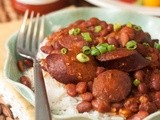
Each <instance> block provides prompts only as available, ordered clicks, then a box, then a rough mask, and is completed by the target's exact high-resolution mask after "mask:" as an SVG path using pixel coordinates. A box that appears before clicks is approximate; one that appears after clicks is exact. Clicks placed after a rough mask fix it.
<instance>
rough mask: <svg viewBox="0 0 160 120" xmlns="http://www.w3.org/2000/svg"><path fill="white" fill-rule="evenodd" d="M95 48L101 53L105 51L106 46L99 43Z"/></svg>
mask: <svg viewBox="0 0 160 120" xmlns="http://www.w3.org/2000/svg"><path fill="white" fill-rule="evenodd" d="M96 48H97V49H98V50H99V52H100V53H101V54H103V53H106V52H107V46H106V45H105V44H99V45H97V46H96Z"/></svg>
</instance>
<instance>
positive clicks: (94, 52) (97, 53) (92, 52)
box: [91, 47, 101, 56]
mask: <svg viewBox="0 0 160 120" xmlns="http://www.w3.org/2000/svg"><path fill="white" fill-rule="evenodd" d="M100 54H101V53H100V51H99V50H98V49H97V48H96V47H91V55H93V56H97V55H100Z"/></svg>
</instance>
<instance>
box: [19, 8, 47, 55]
mask: <svg viewBox="0 0 160 120" xmlns="http://www.w3.org/2000/svg"><path fill="white" fill-rule="evenodd" d="M34 14H35V13H34V11H32V12H31V13H30V20H29V21H30V22H29V21H27V18H28V17H29V10H26V12H25V14H24V19H23V23H22V25H21V28H20V31H19V34H18V40H17V47H19V48H24V49H26V50H30V51H31V52H32V53H34V54H36V53H37V50H38V46H39V43H40V42H42V40H43V38H44V16H42V18H41V20H40V14H39V13H38V14H36V15H35V16H36V18H35V19H34ZM28 22H29V23H28ZM27 23H28V24H27ZM39 30H40V31H39ZM22 39H25V40H22ZM22 41H25V42H22Z"/></svg>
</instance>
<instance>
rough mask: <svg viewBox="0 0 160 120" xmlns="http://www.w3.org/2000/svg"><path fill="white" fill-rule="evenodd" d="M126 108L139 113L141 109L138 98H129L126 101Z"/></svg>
mask: <svg viewBox="0 0 160 120" xmlns="http://www.w3.org/2000/svg"><path fill="white" fill-rule="evenodd" d="M124 106H125V108H126V109H128V110H130V111H132V112H137V111H138V107H139V101H138V100H137V98H129V99H127V100H126V101H125V103H124Z"/></svg>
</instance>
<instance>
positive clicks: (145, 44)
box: [142, 42, 150, 47]
mask: <svg viewBox="0 0 160 120" xmlns="http://www.w3.org/2000/svg"><path fill="white" fill-rule="evenodd" d="M142 44H143V45H144V46H145V47H150V45H149V43H146V42H144V43H142Z"/></svg>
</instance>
